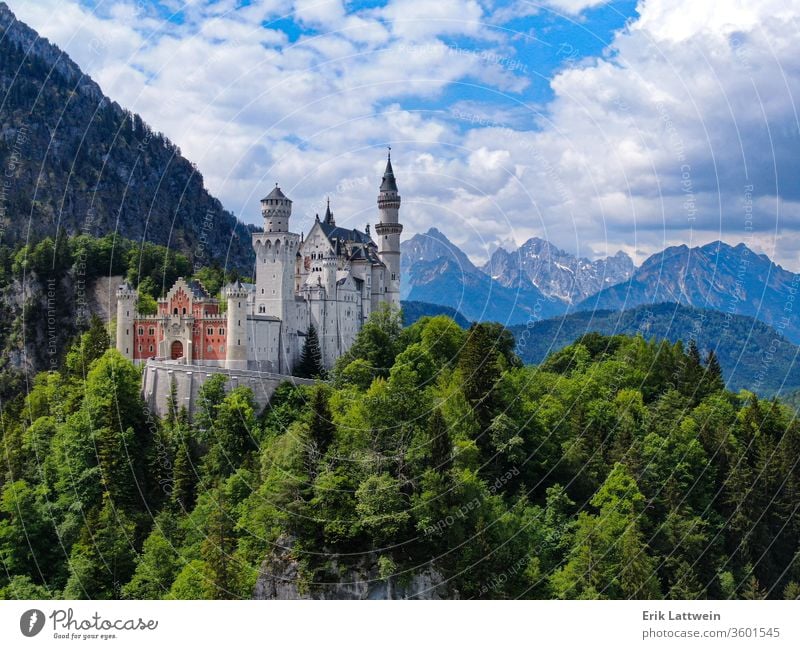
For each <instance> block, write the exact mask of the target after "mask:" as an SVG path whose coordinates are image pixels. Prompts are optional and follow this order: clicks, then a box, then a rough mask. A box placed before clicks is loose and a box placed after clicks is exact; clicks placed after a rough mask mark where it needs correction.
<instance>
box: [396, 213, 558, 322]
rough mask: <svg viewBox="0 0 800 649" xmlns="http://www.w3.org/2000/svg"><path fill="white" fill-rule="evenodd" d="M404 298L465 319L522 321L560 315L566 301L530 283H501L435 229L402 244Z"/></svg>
mask: <svg viewBox="0 0 800 649" xmlns="http://www.w3.org/2000/svg"><path fill="white" fill-rule="evenodd" d="M401 250H402V252H403V257H402V259H403V269H402V273H403V282H402V286H403V291H404V298H405V299H407V300H412V301H419V302H429V303H432V304H442V305H445V306H449V307H452V308H453V309H456V310H457V311H460V312H461V313H462V314H463V315H464V317H466V318H467V319H468V320H474V321H484V320H495V321H497V322H501V323H503V324H524V323H527V322H529V321H531V320H538V319H541V318H544V317H548V316H552V315H557V314H559V313H562V312H563V311H564V309H565V305H564V304H563V303H562V302H560V301H558V300H555V299H553V298H549V297H547V296H545V295H543V294H542V292H541V291H540V290H539V289H538V288H536V287H535V286H534V285H533V284H531V283H530V282H526V283H524V284H519V285H513V286H504V285H503V284H501V283H500V282H496V281H494V280H493V279H492V278H491V277H490V276H489V275H487V274H486V273H485V272H484V271H482V270H481V269H479V268H477V267H476V266H475V265H474V264H473V263H472V262H471V261H470V260H469V258H468V257H467V256H466V255H465V254H464V252H463V251H461V250H460V249H459V248H458V246H456V245H455V244H454V243H452V242H450V241H449V240H448V239H447V237H445V236H444V235H443V234H442V233H441V232H439V231H438V230H437V229H436V228H431V229H430V230H428V232H426V233H425V234H417V235H414V236H413V237H412V238H411V239H409V240H408V241H404V242H403V243H402V245H401Z"/></svg>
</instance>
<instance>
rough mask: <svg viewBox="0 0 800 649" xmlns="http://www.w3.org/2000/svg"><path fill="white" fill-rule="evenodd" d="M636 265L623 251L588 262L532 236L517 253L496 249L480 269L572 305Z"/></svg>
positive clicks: (624, 275)
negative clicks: (531, 286) (532, 287)
mask: <svg viewBox="0 0 800 649" xmlns="http://www.w3.org/2000/svg"><path fill="white" fill-rule="evenodd" d="M635 269H636V266H634V264H633V260H632V259H631V258H630V257H629V256H628V255H627V254H625V253H624V252H621V251H620V252H618V253H617V254H616V255H614V256H613V257H607V258H605V259H598V260H595V261H590V260H589V259H586V258H585V257H575V256H574V255H571V254H569V253H568V252H564V251H563V250H560V249H559V248H557V247H556V246H554V245H553V244H552V243H550V242H548V241H545V240H544V239H539V238H538V237H534V238H532V239H528V241H526V242H525V243H523V244H522V245H521V246H520V247H519V248H518V249H517V250H514V251H512V252H508V251H507V250H505V249H503V248H498V249H497V250H496V251H495V252H494V254H493V255H492V257H491V259H490V260H489V261H488V262H487V263H486V264H485V265H484V266H483V268H482V270H483V272H485V273H486V274H487V275H489V276H490V277H491V278H492V279H494V280H495V281H496V282H498V283H499V284H501V285H503V286H506V287H509V288H515V287H518V286H530V285H533V286H535V287H536V288H538V289H539V290H540V291H541V292H542V293H544V294H545V295H546V296H548V297H551V298H555V299H558V300H561V301H562V302H565V303H567V304H574V303H575V302H580V301H581V300H584V299H586V298H587V297H589V296H590V295H594V294H595V293H597V292H598V291H601V290H603V289H604V288H606V287H608V286H613V285H615V284H619V283H620V282H624V281H625V280H627V279H629V278H630V276H631V275H632V274H633V271H634V270H635Z"/></svg>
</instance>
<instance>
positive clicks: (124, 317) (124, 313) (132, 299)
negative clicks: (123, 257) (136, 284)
mask: <svg viewBox="0 0 800 649" xmlns="http://www.w3.org/2000/svg"><path fill="white" fill-rule="evenodd" d="M136 299H137V294H136V291H135V290H134V289H133V287H132V286H131V285H130V284H129V283H128V282H123V283H122V284H120V286H119V288H118V289H117V338H116V346H117V351H118V352H119V353H120V354H122V355H123V356H124V357H125V358H127V359H128V360H133V327H134V324H135V320H136Z"/></svg>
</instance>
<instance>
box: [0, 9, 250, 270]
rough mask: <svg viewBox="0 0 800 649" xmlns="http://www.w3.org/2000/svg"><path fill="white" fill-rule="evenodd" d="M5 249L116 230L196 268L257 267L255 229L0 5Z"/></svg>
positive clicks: (0, 227)
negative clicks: (59, 233)
mask: <svg viewBox="0 0 800 649" xmlns="http://www.w3.org/2000/svg"><path fill="white" fill-rule="evenodd" d="M0 86H2V87H3V88H4V91H3V93H4V100H3V102H2V103H1V104H0V164H2V167H3V169H4V170H5V174H6V178H5V180H6V181H7V182H8V183H9V187H8V188H7V191H6V194H5V198H3V200H2V201H0V235H2V240H3V243H6V244H9V243H10V244H17V243H20V242H23V241H27V240H28V239H29V238H30V239H31V240H33V241H35V240H37V239H39V238H42V237H44V236H53V235H54V234H55V233H56V230H57V228H63V229H64V230H65V231H66V232H67V233H69V234H77V233H79V232H85V233H89V234H94V235H104V234H108V233H111V232H116V233H117V234H119V235H121V236H123V237H125V238H128V239H133V240H136V241H139V240H143V239H144V240H146V241H150V242H153V243H158V244H161V245H169V246H170V247H172V248H174V249H177V250H179V251H181V252H183V253H185V254H186V255H188V256H189V257H190V259H191V260H192V261H193V263H195V264H197V265H210V263H211V262H212V261H213V260H217V261H219V262H220V264H224V265H226V266H229V267H230V266H233V267H236V268H239V269H241V270H242V271H243V272H245V273H249V272H250V271H251V270H252V264H253V259H254V257H253V250H252V246H251V241H250V239H251V230H252V228H250V227H249V226H246V225H245V224H243V223H240V222H238V221H237V219H236V218H235V217H234V216H233V215H232V214H230V213H229V212H227V211H226V210H225V209H224V208H223V207H222V205H221V204H220V202H219V201H218V200H217V199H216V198H214V197H213V196H211V195H210V194H209V193H208V191H207V190H206V189H205V187H204V186H203V178H202V176H201V175H200V173H198V171H197V169H196V168H195V167H194V165H193V164H192V163H191V162H190V161H188V160H186V159H185V158H184V157H182V156H181V154H180V150H179V149H178V147H177V146H175V145H174V144H173V143H172V142H170V141H169V140H168V139H167V138H166V137H164V136H163V135H162V134H161V133H155V132H153V130H152V129H151V128H150V127H149V126H147V124H145V123H144V122H143V121H142V119H141V117H139V116H138V115H135V114H132V113H130V112H128V111H126V110H124V109H123V108H122V107H121V106H119V105H118V104H116V103H115V102H113V101H112V100H111V99H109V98H108V97H106V96H104V94H103V92H102V90H101V89H100V87H99V86H98V85H97V84H96V83H95V82H94V81H92V79H91V78H90V77H88V76H87V75H85V74H84V73H83V71H82V70H81V69H80V68H79V67H78V65H77V64H75V62H73V61H72V60H71V59H70V58H69V56H67V55H66V54H65V53H64V52H63V51H61V50H60V49H59V48H58V47H56V46H55V45H54V44H52V43H50V42H49V41H48V40H47V39H45V38H41V37H40V36H39V35H38V34H37V33H36V32H35V31H34V30H33V29H31V28H30V27H28V26H27V25H25V24H24V23H22V22H20V21H18V20H17V19H16V17H15V16H14V14H13V13H12V12H11V10H10V9H9V8H8V6H7V5H6V4H5V3H3V2H0Z"/></svg>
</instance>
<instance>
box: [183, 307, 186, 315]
mask: <svg viewBox="0 0 800 649" xmlns="http://www.w3.org/2000/svg"><path fill="white" fill-rule="evenodd" d="M183 315H186V307H183Z"/></svg>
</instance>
